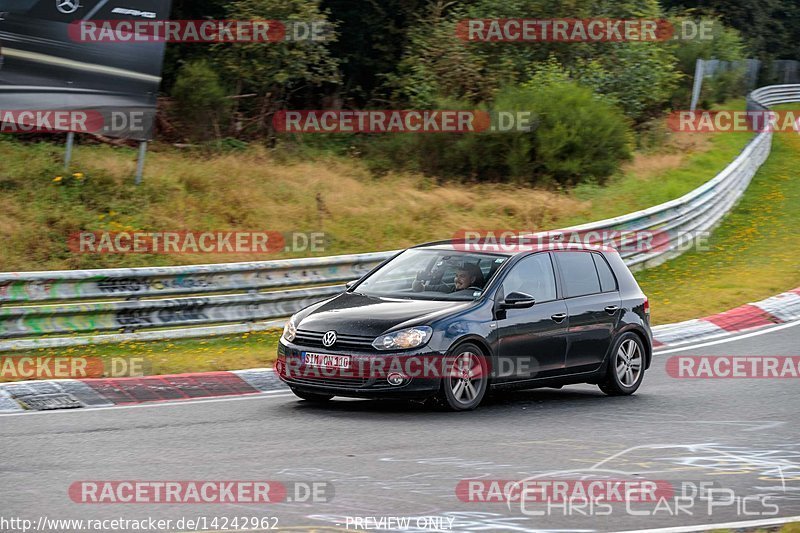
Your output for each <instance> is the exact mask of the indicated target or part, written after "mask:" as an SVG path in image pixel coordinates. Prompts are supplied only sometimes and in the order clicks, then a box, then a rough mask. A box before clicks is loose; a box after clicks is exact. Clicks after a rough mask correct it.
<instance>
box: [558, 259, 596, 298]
mask: <svg viewBox="0 0 800 533" xmlns="http://www.w3.org/2000/svg"><path fill="white" fill-rule="evenodd" d="M556 255H557V256H558V266H559V267H560V268H561V276H562V278H563V280H564V293H565V294H564V295H565V296H566V297H567V298H574V297H576V296H586V295H587V294H597V293H599V292H601V291H600V278H598V277H597V269H596V268H595V266H594V260H593V259H592V255H593V254H591V253H588V252H558V253H557V254H556Z"/></svg>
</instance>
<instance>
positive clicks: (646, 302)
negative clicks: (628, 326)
mask: <svg viewBox="0 0 800 533" xmlns="http://www.w3.org/2000/svg"><path fill="white" fill-rule="evenodd" d="M644 312H645V314H646V315H649V314H650V299H649V298H647V297H646V296H645V299H644Z"/></svg>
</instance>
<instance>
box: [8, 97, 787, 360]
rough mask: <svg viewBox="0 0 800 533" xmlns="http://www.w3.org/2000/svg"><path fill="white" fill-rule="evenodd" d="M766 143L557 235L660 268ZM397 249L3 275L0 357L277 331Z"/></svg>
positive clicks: (763, 102)
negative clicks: (580, 238)
mask: <svg viewBox="0 0 800 533" xmlns="http://www.w3.org/2000/svg"><path fill="white" fill-rule="evenodd" d="M790 102H800V85H777V86H771V87H764V88H762V89H758V90H756V91H753V92H752V93H751V94H750V95H749V97H748V110H763V109H766V108H768V107H770V106H772V105H776V104H781V103H790ZM771 146H772V134H771V133H769V132H765V133H760V134H758V135H757V136H755V137H754V139H753V140H752V141H751V142H750V143H749V144H748V145H747V146H746V147H745V148H744V150H743V151H742V153H741V154H740V155H739V156H738V157H737V158H736V160H735V161H733V162H732V163H731V164H730V165H729V166H728V167H727V168H726V169H725V170H723V171H722V172H721V173H720V174H718V175H717V176H716V177H714V178H713V179H712V180H710V181H708V182H706V183H705V184H703V185H702V186H700V187H699V188H697V189H695V190H694V191H692V192H690V193H688V194H686V195H684V196H683V197H681V198H678V199H676V200H672V201H670V202H667V203H664V204H661V205H657V206H654V207H651V208H649V209H645V210H642V211H637V212H635V213H630V214H628V215H624V216H620V217H615V218H611V219H607V220H602V221H599V222H592V223H589V224H583V225H580V226H574V227H571V228H566V229H565V230H561V231H564V232H579V233H581V234H585V233H587V232H591V231H601V232H602V231H613V232H617V233H619V234H620V236H621V238H627V237H630V238H631V239H639V238H640V236H641V234H642V233H648V234H650V235H658V236H659V239H658V246H657V247H655V248H652V249H648V248H644V249H641V250H637V249H635V247H634V249H632V250H629V251H623V252H622V256H623V259H624V260H625V262H626V263H627V264H628V265H629V266H630V267H631V269H634V270H636V269H642V268H649V267H652V266H655V265H657V264H660V263H662V262H664V261H667V260H668V259H670V258H672V257H675V256H677V255H680V254H681V253H682V252H683V251H685V250H686V249H688V248H690V245H691V243H692V242H693V240H694V239H696V238H697V237H699V236H700V235H703V234H704V233H705V232H708V231H710V230H711V229H712V228H714V227H715V226H716V225H717V224H719V223H720V221H721V220H722V219H723V218H724V216H725V215H726V214H727V213H728V212H729V211H730V209H731V208H732V207H733V206H734V205H735V204H736V202H737V201H738V200H739V198H741V196H742V194H743V192H744V191H745V189H747V186H748V185H749V183H750V180H751V179H752V177H753V176H754V175H755V173H756V171H757V170H758V169H759V168H760V166H761V165H762V164H763V162H764V161H765V160H766V159H767V157H768V156H769V152H770V149H771ZM395 253H396V252H381V253H369V254H357V255H343V256H335V257H322V258H311V259H299V260H282V261H262V262H251V263H229V264H219V265H196V266H182V267H163V268H130V269H109V270H82V271H58V272H15V273H0V339H5V340H2V341H0V351H9V350H20V349H30V348H40V347H41V348H45V347H62V346H71V345H80V344H92V343H100V342H120V341H126V340H157V339H172V338H187V337H200V336H208V335H215V334H226V333H239V332H244V331H254V330H262V329H267V328H272V327H278V326H279V325H280V321H276V320H274V319H277V318H281V317H286V316H289V315H290V314H292V313H294V312H295V311H297V310H299V309H301V308H303V307H305V306H306V305H309V304H311V303H313V302H316V301H319V300H322V299H324V298H327V297H329V296H332V295H334V294H337V293H338V292H341V291H342V290H343V286H342V285H341V283H342V282H345V281H349V280H353V279H358V278H359V277H361V276H362V275H363V274H365V273H366V272H368V271H369V270H371V269H372V268H374V267H375V266H376V265H378V264H379V263H381V262H382V261H384V260H386V259H388V258H389V257H391V256H392V255H394V254H395ZM332 284H333V285H332ZM265 291H267V292H265ZM40 302H58V303H55V304H54V303H50V304H41V303H40ZM9 304H10V305H9ZM109 332H117V333H116V334H108V333H109ZM65 334H69V335H70V336H63V335H65ZM88 334H92V335H88ZM58 335H62V336H58ZM52 336H55V337H52Z"/></svg>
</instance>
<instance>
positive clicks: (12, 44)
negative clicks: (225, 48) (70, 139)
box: [0, 0, 172, 140]
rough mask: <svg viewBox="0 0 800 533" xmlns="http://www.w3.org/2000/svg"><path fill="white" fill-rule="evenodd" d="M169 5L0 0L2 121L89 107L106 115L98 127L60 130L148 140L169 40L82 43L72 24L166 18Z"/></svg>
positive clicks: (149, 0) (165, 0)
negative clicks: (166, 43) (165, 41)
mask: <svg viewBox="0 0 800 533" xmlns="http://www.w3.org/2000/svg"><path fill="white" fill-rule="evenodd" d="M171 3H172V0H0V113H2V114H0V121H3V122H7V121H8V120H9V119H8V117H19V116H24V117H28V116H31V115H32V113H29V112H35V113H36V114H37V116H41V115H42V112H63V111H69V112H87V113H89V114H91V115H92V116H101V117H103V119H102V124H101V125H100V127H97V124H96V121H95V124H94V127H93V128H92V129H91V130H85V129H80V128H75V129H73V128H66V129H64V130H63V131H91V132H92V133H99V134H103V135H106V136H109V137H120V138H129V139H136V140H149V139H151V138H152V134H153V125H154V122H155V109H156V97H157V94H158V89H159V86H160V84H161V70H162V66H163V61H164V49H165V46H166V45H165V43H164V42H81V41H78V40H76V39H74V36H73V35H71V34H70V28H71V27H72V28H74V24H75V23H80V21H85V20H106V21H110V20H130V21H134V22H135V21H139V20H167V19H168V18H169V12H170V8H171ZM71 25H72V26H71ZM21 111H24V112H26V113H20V112H21ZM3 117H5V118H3ZM23 126H24V125H23ZM28 126H31V125H30V124H28ZM47 126H48V127H52V124H49V123H48V124H47ZM19 129H20V131H30V130H26V129H25V127H20V128H19ZM55 129H56V130H61V128H60V127H55ZM8 130H9V128H8V124H7V123H6V127H5V128H4V131H8ZM34 130H35V131H43V130H44V131H46V128H34Z"/></svg>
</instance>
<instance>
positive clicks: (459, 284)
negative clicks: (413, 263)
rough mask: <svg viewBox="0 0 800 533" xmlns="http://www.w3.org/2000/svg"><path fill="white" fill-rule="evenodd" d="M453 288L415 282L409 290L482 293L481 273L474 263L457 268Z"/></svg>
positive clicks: (482, 281) (444, 285)
mask: <svg viewBox="0 0 800 533" xmlns="http://www.w3.org/2000/svg"><path fill="white" fill-rule="evenodd" d="M453 284H454V286H453V287H451V286H450V285H448V284H446V283H442V284H439V285H426V284H425V282H423V281H422V280H419V279H417V280H415V281H414V283H413V284H412V286H411V288H412V290H413V291H414V292H422V291H435V292H445V293H450V292H458V291H464V290H476V291H482V290H483V285H484V279H483V272H481V269H480V267H479V266H478V265H476V264H474V263H465V264H463V265H461V266H460V267H458V269H457V270H456V273H455V276H454V277H453Z"/></svg>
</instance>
